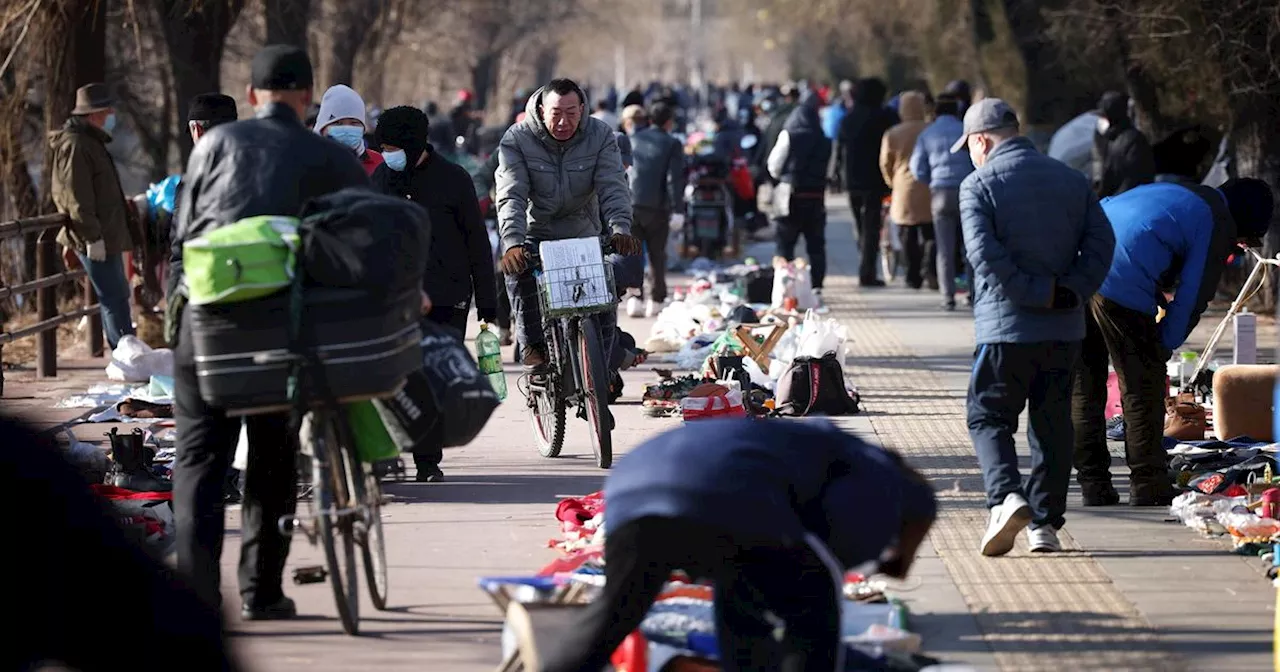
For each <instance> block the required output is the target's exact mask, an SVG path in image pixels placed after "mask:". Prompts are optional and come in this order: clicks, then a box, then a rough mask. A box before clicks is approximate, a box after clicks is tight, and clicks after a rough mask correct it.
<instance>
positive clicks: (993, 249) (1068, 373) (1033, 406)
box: [951, 98, 1115, 556]
mask: <svg viewBox="0 0 1280 672" xmlns="http://www.w3.org/2000/svg"><path fill="white" fill-rule="evenodd" d="M966 145H967V146H968V148H969V157H970V158H971V159H972V160H973V165H974V166H976V167H977V169H976V170H975V171H974V172H973V173H970V174H969V176H968V177H966V178H965V179H964V181H963V182H961V184H960V221H961V226H962V228H963V229H964V246H965V250H966V253H967V255H968V257H969V263H970V264H971V265H972V267H973V273H974V283H973V286H974V292H975V296H974V304H973V317H974V323H975V328H976V331H977V339H976V340H977V343H978V351H977V354H976V357H975V360H976V361H974V364H973V373H972V375H971V376H970V378H969V395H968V396H969V398H968V421H969V435H970V436H971V437H972V439H973V445H974V449H975V450H976V451H977V453H978V463H979V464H980V465H982V472H983V480H984V481H985V482H986V487H987V506H989V507H990V508H991V521H990V524H989V525H988V527H987V533H986V535H985V536H984V537H983V538H982V547H981V550H982V554H983V555H989V556H995V555H1004V554H1005V553H1008V552H1009V551H1010V550H1012V549H1013V544H1014V539H1015V538H1016V537H1017V535H1018V533H1019V532H1020V531H1021V530H1022V528H1024V527H1026V526H1027V525H1030V526H1031V531H1030V544H1029V547H1030V549H1031V551H1033V552H1054V551H1058V550H1061V544H1060V543H1059V541H1058V534H1057V530H1058V529H1061V527H1062V526H1063V524H1064V523H1065V522H1066V519H1065V518H1064V517H1063V515H1064V514H1065V513H1066V508H1067V485H1068V484H1069V482H1070V480H1071V464H1072V455H1073V445H1074V440H1073V434H1072V424H1071V382H1072V371H1073V369H1074V368H1075V365H1076V360H1077V358H1078V357H1079V355H1080V343H1081V341H1083V340H1084V332H1085V323H1084V310H1083V307H1082V306H1083V304H1084V302H1085V301H1087V300H1088V299H1089V297H1091V296H1093V294H1094V292H1096V291H1097V290H1098V287H1100V286H1101V285H1102V281H1103V279H1104V278H1106V276H1107V270H1108V269H1109V268H1110V266H1111V255H1112V252H1113V251H1114V248H1115V235H1114V234H1113V233H1112V231H1111V223H1110V222H1109V221H1108V220H1107V216H1106V214H1104V213H1103V211H1102V208H1101V206H1100V205H1099V204H1098V199H1097V197H1096V196H1094V194H1093V190H1092V189H1091V188H1090V185H1089V183H1088V180H1087V179H1086V178H1085V177H1084V175H1081V174H1080V172H1079V171H1077V170H1075V169H1073V168H1071V167H1069V166H1067V165H1066V164H1065V163H1062V162H1060V161H1058V160H1056V159H1051V158H1049V157H1048V156H1045V155H1044V154H1041V153H1040V152H1039V151H1038V150H1036V148H1035V146H1034V145H1032V144H1031V141H1030V140H1027V139H1026V138H1024V137H1021V136H1019V134H1018V116H1017V115H1016V114H1015V113H1014V111H1013V109H1012V108H1010V107H1009V105H1008V104H1007V103H1005V102H1004V101H1002V100H1000V99H998V98H986V99H983V100H982V101H979V102H978V103H975V104H974V105H973V107H970V108H969V110H968V111H967V112H966V113H965V115H964V127H963V135H961V137H960V139H959V140H958V141H956V143H955V145H953V146H952V148H951V151H952V152H959V151H961V150H962V149H964V148H965V146H966ZM1023 407H1029V420H1030V422H1029V428H1028V439H1027V440H1028V442H1029V443H1030V445H1031V474H1030V476H1029V477H1028V478H1027V481H1026V484H1025V485H1024V484H1023V482H1022V476H1021V474H1019V473H1018V456H1017V454H1016V452H1015V451H1014V444H1013V435H1014V433H1015V432H1016V431H1017V429H1018V416H1019V415H1020V414H1021V413H1022V409H1023Z"/></svg>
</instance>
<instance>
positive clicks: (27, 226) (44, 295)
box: [0, 214, 103, 394]
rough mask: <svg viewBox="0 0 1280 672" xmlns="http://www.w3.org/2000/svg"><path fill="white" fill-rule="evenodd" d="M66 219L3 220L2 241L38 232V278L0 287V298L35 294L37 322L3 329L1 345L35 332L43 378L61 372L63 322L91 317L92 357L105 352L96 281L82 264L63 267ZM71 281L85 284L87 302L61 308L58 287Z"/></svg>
mask: <svg viewBox="0 0 1280 672" xmlns="http://www.w3.org/2000/svg"><path fill="white" fill-rule="evenodd" d="M66 223H67V216H66V215H61V214H59V215H44V216H42V217H32V218H30V219H18V220H14V221H9V222H0V241H3V240H7V239H9V238H17V237H20V236H26V235H28V234H31V233H38V234H39V236H38V237H37V238H36V279H35V280H32V281H31V282H24V283H22V284H20V285H14V286H12V287H0V301H3V300H5V299H8V298H10V297H13V296H18V295H22V294H30V293H32V292H35V295H36V323H35V324H33V325H30V326H27V327H23V328H21V329H15V330H14V331H8V332H4V333H0V349H3V347H4V346H5V344H7V343H12V342H14V341H16V340H18V339H20V338H27V337H30V336H35V337H36V338H38V339H39V340H38V341H37V342H36V375H37V376H39V377H41V378H52V377H54V376H56V375H58V333H57V327H58V325H60V324H64V323H66V322H71V321H73V320H79V319H80V318H83V317H88V318H89V339H88V343H87V345H88V351H89V356H90V357H99V356H101V355H102V353H103V343H102V338H103V334H102V315H101V312H100V310H99V306H98V297H97V294H96V293H95V292H94V291H93V284H92V283H90V282H88V273H87V272H86V271H85V270H84V269H83V268H79V269H76V270H62V269H61V264H59V262H58V254H57V247H58V245H57V242H56V241H55V238H56V237H57V235H58V230H59V229H61V228H62V227H63V226H64V225H65V224H66ZM71 282H79V283H81V284H82V285H83V286H84V289H83V292H84V304H83V306H82V307H81V308H79V309H76V310H73V311H71V312H67V313H59V312H58V287H59V286H61V285H64V284H67V283H71ZM3 391H4V371H3V369H0V394H3Z"/></svg>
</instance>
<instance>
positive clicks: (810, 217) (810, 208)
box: [777, 194, 827, 289]
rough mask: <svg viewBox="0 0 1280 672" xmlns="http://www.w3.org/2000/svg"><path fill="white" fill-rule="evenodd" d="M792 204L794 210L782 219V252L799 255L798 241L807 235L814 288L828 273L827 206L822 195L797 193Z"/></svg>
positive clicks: (789, 257) (787, 256)
mask: <svg viewBox="0 0 1280 672" xmlns="http://www.w3.org/2000/svg"><path fill="white" fill-rule="evenodd" d="M790 208H791V214H789V215H787V216H786V217H782V218H780V219H779V220H778V228H777V235H778V256H780V257H782V258H783V259H786V260H787V261H792V260H793V259H795V258H796V243H798V242H799V241H800V236H804V248H805V250H806V251H808V253H809V267H810V271H809V272H810V274H811V275H812V277H813V288H814V289H822V280H823V278H825V277H827V209H826V206H825V204H824V203H823V201H822V195H821V194H818V195H815V196H808V195H805V196H793V197H791V203H790Z"/></svg>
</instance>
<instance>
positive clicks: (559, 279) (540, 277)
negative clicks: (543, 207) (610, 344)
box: [521, 243, 617, 469]
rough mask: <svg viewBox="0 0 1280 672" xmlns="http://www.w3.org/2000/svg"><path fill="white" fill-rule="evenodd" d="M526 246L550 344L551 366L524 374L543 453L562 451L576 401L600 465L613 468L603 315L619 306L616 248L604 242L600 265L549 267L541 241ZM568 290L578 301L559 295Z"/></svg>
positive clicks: (549, 453)
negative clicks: (542, 254) (614, 264)
mask: <svg viewBox="0 0 1280 672" xmlns="http://www.w3.org/2000/svg"><path fill="white" fill-rule="evenodd" d="M524 248H525V253H526V258H527V259H528V263H529V268H530V269H532V270H533V272H534V277H535V280H536V282H537V286H538V303H539V305H540V306H541V308H542V329H543V334H544V336H545V343H546V344H547V367H546V371H545V372H544V373H537V374H531V375H527V376H525V377H524V378H522V379H521V380H522V382H523V383H524V384H525V385H526V389H524V390H522V392H523V393H524V395H525V397H526V399H527V401H528V404H529V410H530V418H531V421H532V424H533V432H534V438H535V439H536V441H537V444H538V453H539V454H540V455H542V456H543V457H558V456H559V455H560V451H561V449H563V448H564V433H565V420H566V417H567V411H568V408H569V407H570V406H573V407H576V408H577V409H578V412H577V415H578V417H579V418H580V419H583V420H586V421H587V423H588V424H589V425H590V426H591V448H592V451H593V452H594V453H595V458H596V466H598V467H599V468H601V469H608V468H609V467H610V466H612V464H613V439H612V434H611V432H612V431H613V416H612V415H610V413H609V369H608V364H607V361H606V358H605V350H604V338H603V334H602V333H601V326H600V320H599V315H601V314H603V313H605V312H608V311H610V310H615V311H616V310H617V295H616V294H615V293H614V284H613V268H612V266H611V265H610V264H609V263H608V262H607V261H606V260H605V257H606V256H608V255H610V254H612V253H613V249H612V247H611V246H610V245H609V244H608V243H602V244H601V263H600V264H598V265H597V264H591V265H585V266H568V267H565V268H557V269H553V270H551V271H547V272H544V271H543V270H542V260H541V257H540V253H539V250H538V246H537V245H536V244H534V243H525V245H524ZM566 291H567V292H569V293H570V295H571V297H570V298H571V299H572V300H571V301H568V302H565V301H559V300H557V297H564V294H563V292H566ZM606 297H607V300H606ZM566 303H572V304H581V305H572V306H570V305H565V304H566Z"/></svg>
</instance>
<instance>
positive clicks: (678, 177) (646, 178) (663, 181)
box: [631, 125, 685, 212]
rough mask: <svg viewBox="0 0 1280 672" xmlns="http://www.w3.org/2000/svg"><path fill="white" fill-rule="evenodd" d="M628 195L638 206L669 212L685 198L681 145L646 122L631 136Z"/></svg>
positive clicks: (678, 206)
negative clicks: (629, 186) (629, 194)
mask: <svg viewBox="0 0 1280 672" xmlns="http://www.w3.org/2000/svg"><path fill="white" fill-rule="evenodd" d="M631 156H632V161H633V163H632V166H631V199H632V202H633V203H634V205H635V207H637V208H652V209H654V210H663V211H667V212H670V211H672V210H677V209H679V208H680V205H681V203H683V201H684V185H685V164H684V147H683V146H682V145H681V144H680V141H679V140H676V139H675V138H674V137H672V136H671V134H670V133H667V132H666V131H664V130H662V129H660V128H658V127H656V126H653V125H649V126H645V127H644V128H642V129H640V130H638V131H636V133H635V135H633V136H631Z"/></svg>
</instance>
